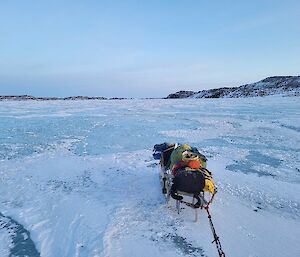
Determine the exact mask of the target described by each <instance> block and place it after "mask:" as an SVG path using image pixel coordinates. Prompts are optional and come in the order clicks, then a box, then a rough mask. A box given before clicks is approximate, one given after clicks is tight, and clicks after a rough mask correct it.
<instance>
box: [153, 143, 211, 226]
mask: <svg viewBox="0 0 300 257" xmlns="http://www.w3.org/2000/svg"><path fill="white" fill-rule="evenodd" d="M153 151H154V152H153V157H154V158H155V159H159V160H160V167H161V171H160V180H161V185H162V193H163V194H164V195H165V197H166V200H167V202H169V200H170V198H173V199H175V201H176V208H177V211H178V213H179V212H180V204H181V203H182V204H185V205H187V206H188V207H191V208H193V209H195V221H197V219H198V212H197V210H198V209H199V208H205V207H207V206H208V205H210V204H211V202H212V200H213V198H214V195H215V194H216V187H215V184H214V182H213V179H212V174H211V172H210V171H209V170H208V169H207V168H206V161H207V159H206V157H205V156H204V155H203V154H201V153H200V152H199V151H198V149H197V148H195V147H191V146H189V145H187V144H183V145H179V144H170V143H163V144H157V145H155V146H154V149H153Z"/></svg>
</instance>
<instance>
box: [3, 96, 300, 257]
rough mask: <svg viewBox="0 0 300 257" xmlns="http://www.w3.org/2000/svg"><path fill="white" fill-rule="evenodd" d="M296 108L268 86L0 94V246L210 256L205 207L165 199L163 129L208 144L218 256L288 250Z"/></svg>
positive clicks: (44, 251) (108, 255)
mask: <svg viewBox="0 0 300 257" xmlns="http://www.w3.org/2000/svg"><path fill="white" fill-rule="evenodd" d="M299 110H300V102H299V98H297V97H275V96H272V97H265V98H246V99H184V100H122V101H46V102H38V101H26V102H14V101H12V102H9V101H8V102H0V131H1V134H0V185H1V186H0V213H1V216H0V221H1V222H2V223H3V225H1V224H2V223H1V224H0V225H1V227H0V255H1V256H25V253H27V255H28V253H30V251H32V256H47V257H48V256H49V257H50V256H51V257H52V256H53V257H54V256H105V257H113V256H125V257H126V256H130V257H131V256H138V257H140V256H146V257H148V256H166V257H168V256H172V257H176V256H217V251H216V249H215V246H214V245H213V244H211V241H212V240H213V239H212V235H211V232H210V228H209V224H208V221H207V218H206V214H205V213H204V212H202V213H201V214H200V217H199V219H200V220H199V222H198V223H194V222H193V212H192V210H191V209H189V208H185V209H184V210H183V211H182V213H181V214H179V215H178V214H177V212H176V211H175V207H174V203H173V202H171V203H170V205H169V206H167V205H166V204H165V202H164V198H163V196H162V194H161V188H160V184H159V179H158V171H159V166H158V165H157V164H156V162H155V161H154V160H153V159H152V152H151V150H152V147H153V145H154V144H156V143H161V142H165V141H167V142H182V143H190V144H192V145H193V146H196V147H198V149H199V150H200V151H201V152H203V153H204V154H205V155H206V156H207V158H208V168H209V170H211V171H212V172H213V175H214V179H215V181H216V183H217V185H218V194H217V196H216V199H215V202H214V203H213V205H212V207H211V213H212V217H213V220H214V223H215V226H216V229H217V232H218V235H219V236H220V240H221V242H222V246H223V248H224V251H225V252H226V254H227V255H226V256H249V257H250V256H252V257H254V256H255V257H259V256H261V257H265V256H272V257H276V256H278V257H279V256H297V254H298V253H299V252H300V247H299V243H298V239H299V237H300V196H299V189H300V185H299V184H300V170H299V168H300V165H299V164H300V157H299V156H300V155H299V152H300V147H299V146H300V125H299V124H300V111H299ZM9 222H10V223H9ZM6 224H11V225H10V227H14V228H10V229H9V226H8V225H6ZM17 228H19V229H17ZM16 238H17V239H18V240H19V241H16ZM21 239H22V240H21ZM20 240H21V241H20ZM20 247H21V248H20ZM22 247H23V250H22ZM17 250H18V251H19V253H17V252H16V251H17ZM22 251H23V252H22ZM22 253H24V254H23V255H22ZM33 253H34V254H35V255H33ZM29 256H30V254H29Z"/></svg>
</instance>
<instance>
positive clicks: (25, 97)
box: [0, 95, 127, 101]
mask: <svg viewBox="0 0 300 257" xmlns="http://www.w3.org/2000/svg"><path fill="white" fill-rule="evenodd" d="M123 99H127V98H122V97H112V98H106V97H102V96H68V97H35V96H31V95H4V96H0V101H28V100H35V101H52V100H123Z"/></svg>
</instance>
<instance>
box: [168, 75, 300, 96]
mask: <svg viewBox="0 0 300 257" xmlns="http://www.w3.org/2000/svg"><path fill="white" fill-rule="evenodd" d="M267 95H286V96H300V76H275V77H268V78H265V79H263V80H261V81H258V82H256V83H252V84H246V85H242V86H239V87H222V88H216V89H209V90H202V91H198V92H193V91H178V92H176V93H174V94H170V95H168V96H167V97H166V98H167V99H171V98H222V97H224V98H239V97H256V96H267Z"/></svg>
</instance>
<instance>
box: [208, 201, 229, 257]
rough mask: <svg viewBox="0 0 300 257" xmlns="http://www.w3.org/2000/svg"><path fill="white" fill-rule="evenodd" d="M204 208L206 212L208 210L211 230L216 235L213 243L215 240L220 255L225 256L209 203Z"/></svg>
mask: <svg viewBox="0 0 300 257" xmlns="http://www.w3.org/2000/svg"><path fill="white" fill-rule="evenodd" d="M204 209H205V210H206V212H207V215H208V220H209V224H210V228H211V232H212V234H213V237H214V241H212V243H214V242H215V243H216V247H217V250H218V253H219V256H220V257H225V253H224V252H223V250H222V245H221V242H220V240H219V237H218V235H217V233H216V230H215V227H214V224H213V222H212V219H211V215H210V212H209V210H208V205H207V206H206V207H204Z"/></svg>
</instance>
